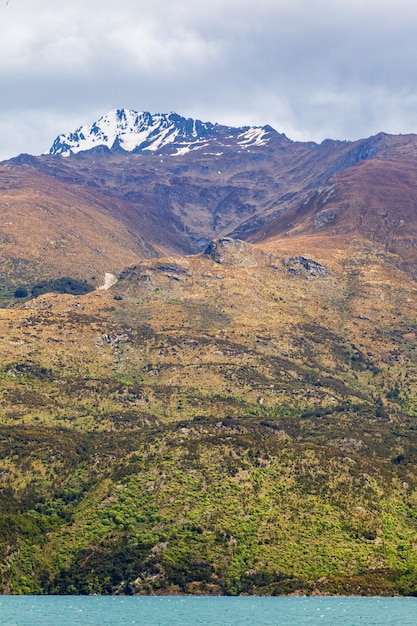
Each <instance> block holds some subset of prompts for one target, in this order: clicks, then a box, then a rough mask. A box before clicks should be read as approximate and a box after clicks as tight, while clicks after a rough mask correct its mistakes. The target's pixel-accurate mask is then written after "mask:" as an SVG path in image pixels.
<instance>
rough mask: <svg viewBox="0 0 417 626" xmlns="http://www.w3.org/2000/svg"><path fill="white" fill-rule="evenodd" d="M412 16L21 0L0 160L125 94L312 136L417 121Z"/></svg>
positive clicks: (3, 15) (394, 4)
mask: <svg viewBox="0 0 417 626" xmlns="http://www.w3.org/2000/svg"><path fill="white" fill-rule="evenodd" d="M416 23H417V5H416V4H414V3H413V2H411V1H409V0H362V1H361V2H359V0H350V2H349V3H347V2H346V1H345V0H257V2H256V3H255V2H254V1H253V0H240V1H238V0H221V1H220V0H206V1H205V2H203V3H196V1H195V0H177V1H176V2H174V1H173V0H170V1H169V0H153V2H152V3H150V2H149V1H144V0H142V1H141V0H119V2H117V3H115V2H113V1H110V0H101V1H98V0H89V2H85V0H83V1H81V0H72V2H65V3H64V2H56V0H38V1H37V2H35V1H34V0H12V2H10V3H9V5H8V6H7V7H5V6H4V7H2V8H1V9H0V83H1V85H2V97H1V101H0V158H6V157H10V156H13V155H14V154H17V153H18V152H20V151H29V152H34V153H39V152H42V151H45V150H47V149H48V148H49V145H50V144H51V143H52V141H53V139H54V137H55V135H57V134H58V133H59V132H66V131H69V130H72V129H73V128H74V127H75V126H78V125H80V124H81V123H91V122H92V121H93V120H94V119H95V118H96V117H97V116H98V115H101V114H104V113H106V112H107V111H108V110H109V109H111V108H115V107H122V106H127V107H131V108H135V109H145V110H150V111H152V112H165V111H171V110H176V111H177V112H178V113H181V114H183V115H189V116H193V117H199V118H200V119H204V120H210V121H213V122H215V121H218V122H219V123H228V124H240V125H243V124H266V123H269V124H271V125H273V126H274V127H275V128H276V129H277V130H279V131H281V132H285V133H286V134H287V135H288V136H289V137H291V138H293V139H304V140H306V139H313V140H318V141H319V140H321V139H323V138H325V137H326V136H332V137H335V138H341V139H345V138H351V139H353V138H358V137H360V136H367V135H370V134H373V133H375V132H378V131H380V130H385V131H387V132H411V131H417V110H416V106H415V105H416V99H417V86H416V81H415V77H414V75H415V67H416V63H417V49H416V46H415V34H414V27H415V24H416ZM34 124H35V125H36V127H35V128H33V125H34Z"/></svg>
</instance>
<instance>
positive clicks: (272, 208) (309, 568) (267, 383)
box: [0, 110, 417, 594]
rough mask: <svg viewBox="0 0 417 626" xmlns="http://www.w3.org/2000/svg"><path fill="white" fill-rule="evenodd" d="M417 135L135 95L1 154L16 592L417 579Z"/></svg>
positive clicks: (2, 338)
mask: <svg viewBox="0 0 417 626" xmlns="http://www.w3.org/2000/svg"><path fill="white" fill-rule="evenodd" d="M416 145H417V143H416V138H415V136H414V135H413V136H403V137H401V136H398V137H393V136H388V135H384V134H381V135H378V136H376V137H372V138H369V139H366V140H361V141H358V142H353V143H349V142H338V141H326V142H323V143H322V144H320V145H317V144H313V143H300V142H292V141H290V140H289V139H287V138H286V137H285V136H284V135H280V134H278V133H276V131H274V130H273V129H271V128H270V127H264V128H249V127H246V128H242V129H232V128H227V127H222V126H219V125H213V124H209V123H203V122H197V121H194V120H185V119H184V118H181V117H180V116H177V115H175V114H170V115H168V116H164V115H156V116H152V115H150V114H144V113H140V114H138V113H135V112H131V111H130V112H129V111H123V110H120V111H115V112H112V113H111V114H109V115H108V116H104V117H103V118H102V119H101V120H98V121H97V122H96V124H93V125H92V126H91V127H88V126H86V127H82V128H80V129H78V130H77V131H75V132H74V133H70V134H69V135H62V136H60V137H59V138H58V139H57V140H56V141H55V142H54V145H53V149H52V152H53V154H50V155H44V156H40V157H30V156H27V155H21V156H20V157H17V158H16V159H12V160H10V161H7V162H4V163H2V164H0V203H1V206H2V210H3V221H2V225H1V249H0V256H1V260H2V261H1V268H2V269H1V280H2V284H1V287H2V297H3V303H4V308H3V309H2V310H1V311H0V325H1V331H0V350H1V363H2V365H1V368H0V402H1V411H0V418H1V422H0V455H1V459H2V460H1V467H0V487H1V491H0V512H1V516H0V530H1V532H0V538H1V539H0V555H1V559H0V583H1V589H2V591H3V592H4V593H164V594H166V593H197V594H198V593H200V594H201V593H205V594H222V593H223V594H224V593H226V594H237V593H256V594H279V593H313V592H314V593H347V594H398V593H399V594H415V593H417V552H416V545H417V508H416V507H417V473H416V452H415V451H416V441H415V437H416V432H417V422H416V415H417V403H416V398H417V396H416V391H417V355H416V350H415V344H416V332H417V318H416V314H415V311H416V304H417V302H416V296H417V286H416V282H415V261H416V259H415V234H414V231H415V229H416V228H417V226H416V215H415V200H414V199H415V190H416V188H417V187H416V181H415V171H417V169H416V168H415V167H414V164H415V160H416ZM65 154H67V156H63V155H65ZM105 272H111V273H113V274H115V275H118V282H117V283H116V284H115V285H114V286H113V287H111V288H110V289H108V290H104V289H94V288H96V287H99V286H102V285H103V283H104V274H105ZM48 291H51V292H54V293H45V292H48ZM62 292H67V293H62ZM12 303H14V305H13V306H10V305H11V304H12ZM6 305H8V306H6Z"/></svg>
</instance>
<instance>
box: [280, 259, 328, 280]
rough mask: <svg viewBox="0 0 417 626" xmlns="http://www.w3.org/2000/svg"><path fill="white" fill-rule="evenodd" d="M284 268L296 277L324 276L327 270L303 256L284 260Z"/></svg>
mask: <svg viewBox="0 0 417 626" xmlns="http://www.w3.org/2000/svg"><path fill="white" fill-rule="evenodd" d="M283 263H284V267H285V268H286V269H287V271H288V272H290V273H291V274H295V275H296V276H303V275H304V276H326V275H327V270H326V269H325V268H324V267H323V265H321V263H318V261H314V260H313V259H307V258H306V257H304V256H292V257H288V258H286V259H284V261H283Z"/></svg>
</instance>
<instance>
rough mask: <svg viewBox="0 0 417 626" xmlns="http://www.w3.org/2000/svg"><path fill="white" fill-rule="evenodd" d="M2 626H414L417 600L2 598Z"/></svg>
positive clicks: (331, 598)
mask: <svg viewBox="0 0 417 626" xmlns="http://www.w3.org/2000/svg"><path fill="white" fill-rule="evenodd" d="M0 624H1V626H58V625H59V626H60V625H65V626H119V625H120V626H128V625H130V624H136V625H139V626H199V625H203V624H204V625H210V626H244V625H246V624H248V625H249V624H250V625H251V626H253V625H258V624H259V625H260V626H307V625H309V626H311V625H312V624H319V625H322V626H324V625H326V624H331V625H332V626H391V625H392V626H394V624H395V626H415V625H416V624H417V598H350V597H349V598H347V597H314V598H311V597H308V598H299V597H278V598H251V597H238V598H230V597H227V598H225V597H221V598H208V597H133V598H132V597H103V596H0Z"/></svg>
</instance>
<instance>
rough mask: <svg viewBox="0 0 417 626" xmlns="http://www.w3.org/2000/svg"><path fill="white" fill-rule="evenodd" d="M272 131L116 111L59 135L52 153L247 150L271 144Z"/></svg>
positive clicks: (171, 152) (172, 115)
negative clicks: (101, 149) (213, 147)
mask: <svg viewBox="0 0 417 626" xmlns="http://www.w3.org/2000/svg"><path fill="white" fill-rule="evenodd" d="M271 134H275V135H278V133H276V131H274V130H273V129H272V128H271V127H269V126H265V127H248V126H246V127H244V128H231V127H226V126H220V125H218V124H212V123H211V122H201V121H200V120H193V119H191V118H188V119H187V118H185V117H182V116H180V115H178V114H177V113H168V114H165V113H156V114H151V113H148V112H144V111H140V112H137V111H133V110H131V109H114V110H113V111H110V112H109V113H107V114H106V115H103V117H101V118H100V119H99V120H97V121H96V122H94V123H93V124H91V126H88V125H83V126H80V127H79V128H77V130H75V131H74V132H72V133H68V134H62V135H59V136H58V137H57V138H56V139H55V141H54V143H53V145H52V147H51V149H50V151H49V154H52V155H62V156H69V155H70V154H76V153H77V152H81V151H83V150H91V149H92V148H95V147H98V146H106V147H107V148H109V149H110V150H123V151H125V152H136V153H140V152H163V153H168V154H172V155H180V154H185V153H186V152H190V151H191V150H196V149H199V148H203V147H205V146H208V145H210V144H212V143H216V145H217V146H220V147H228V146H230V145H232V143H234V144H235V145H236V144H238V145H239V146H242V148H243V149H244V148H248V147H249V146H260V145H265V144H267V143H268V141H269V139H270V136H271Z"/></svg>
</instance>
